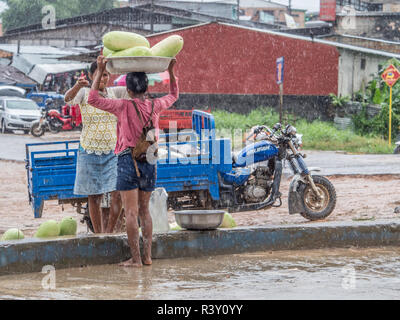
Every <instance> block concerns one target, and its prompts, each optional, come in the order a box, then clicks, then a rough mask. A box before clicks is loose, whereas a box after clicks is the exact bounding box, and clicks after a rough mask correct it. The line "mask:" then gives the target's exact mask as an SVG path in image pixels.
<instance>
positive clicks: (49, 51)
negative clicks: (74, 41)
mask: <svg viewBox="0 0 400 320" xmlns="http://www.w3.org/2000/svg"><path fill="white" fill-rule="evenodd" d="M0 50H4V51H7V52H12V53H14V54H17V53H18V45H17V44H0ZM86 52H90V50H89V49H86V48H80V47H79V48H56V47H52V46H26V45H21V46H20V53H21V54H43V55H59V56H66V55H73V54H81V53H86Z"/></svg>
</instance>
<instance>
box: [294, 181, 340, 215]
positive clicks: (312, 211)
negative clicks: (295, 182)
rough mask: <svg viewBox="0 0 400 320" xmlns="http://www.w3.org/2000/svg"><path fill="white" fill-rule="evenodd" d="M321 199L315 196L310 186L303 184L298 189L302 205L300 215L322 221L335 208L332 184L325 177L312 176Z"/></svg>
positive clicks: (334, 194)
mask: <svg viewBox="0 0 400 320" xmlns="http://www.w3.org/2000/svg"><path fill="white" fill-rule="evenodd" d="M312 178H313V180H314V183H315V186H316V187H317V189H318V191H319V193H320V195H322V198H318V197H317V196H316V195H315V192H314V190H313V189H312V188H311V185H309V184H307V185H305V184H303V185H302V187H301V188H300V190H299V191H300V198H301V201H302V204H303V208H304V210H303V212H301V215H302V216H303V217H304V218H306V219H308V220H310V221H315V220H322V219H325V218H326V217H328V216H329V215H330V214H331V213H332V211H333V210H334V209H335V206H336V190H335V187H334V186H333V184H332V183H331V182H330V181H329V180H328V179H327V178H325V177H322V176H312Z"/></svg>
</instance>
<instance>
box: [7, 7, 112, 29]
mask: <svg viewBox="0 0 400 320" xmlns="http://www.w3.org/2000/svg"><path fill="white" fill-rule="evenodd" d="M2 2H5V3H6V4H7V5H8V9H7V10H5V11H4V12H3V13H2V15H1V18H2V19H3V28H4V29H5V30H11V29H15V28H20V27H25V26H29V25H32V24H38V23H41V22H42V19H43V17H44V14H43V13H42V8H43V7H44V6H46V5H52V6H54V8H55V11H56V19H65V18H71V17H75V16H80V15H85V14H89V13H95V12H99V11H103V10H107V9H112V8H113V7H114V3H113V1H112V0H84V1H83V0H68V1H65V0H3V1H2Z"/></svg>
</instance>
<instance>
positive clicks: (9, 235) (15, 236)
mask: <svg viewBox="0 0 400 320" xmlns="http://www.w3.org/2000/svg"><path fill="white" fill-rule="evenodd" d="M24 238H25V236H24V234H23V232H22V231H21V230H19V229H17V228H12V229H8V230H7V231H6V232H4V234H3V236H2V237H1V241H9V240H21V239H24Z"/></svg>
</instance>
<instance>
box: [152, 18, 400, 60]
mask: <svg viewBox="0 0 400 320" xmlns="http://www.w3.org/2000/svg"><path fill="white" fill-rule="evenodd" d="M213 23H217V24H221V25H225V26H229V27H233V28H240V29H246V30H250V31H255V32H263V33H268V34H271V35H276V36H279V37H286V38H291V39H298V40H303V41H309V42H315V43H321V44H326V45H329V46H334V47H337V48H342V49H347V50H352V51H357V52H363V53H368V54H372V55H379V56H382V57H388V58H397V59H400V54H395V53H391V52H387V51H381V50H374V49H369V48H363V47H358V46H353V45H348V44H344V43H340V42H334V41H328V40H321V39H318V38H314V39H312V38H311V37H305V36H299V35H295V34H290V33H284V32H279V31H272V30H267V29H258V28H252V27H246V26H241V25H237V24H230V23H225V22H207V23H202V24H197V25H194V26H188V27H184V28H179V29H174V30H169V31H164V32H160V33H155V34H152V35H148V36H147V37H153V36H157V35H162V34H169V33H172V32H176V31H180V30H187V29H193V28H200V27H202V26H205V25H209V24H213Z"/></svg>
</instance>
